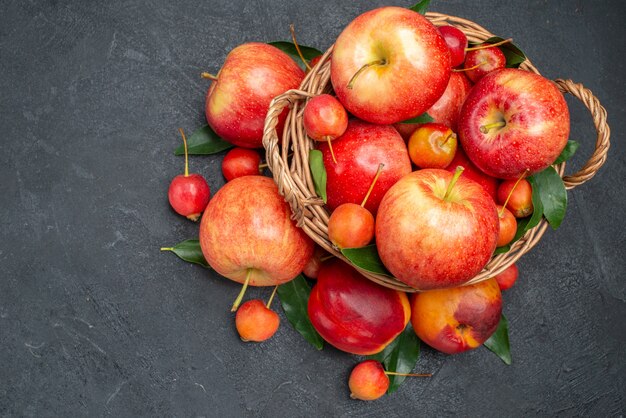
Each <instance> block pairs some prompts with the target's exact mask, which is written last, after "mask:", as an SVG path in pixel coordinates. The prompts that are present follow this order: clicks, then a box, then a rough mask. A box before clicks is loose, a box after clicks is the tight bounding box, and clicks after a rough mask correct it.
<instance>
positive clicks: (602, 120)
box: [263, 12, 610, 292]
mask: <svg viewBox="0 0 626 418" xmlns="http://www.w3.org/2000/svg"><path fill="white" fill-rule="evenodd" d="M426 17H427V18H428V19H429V20H430V21H431V22H432V23H433V24H435V25H436V26H442V25H452V26H456V27H457V28H459V29H460V30H462V31H463V32H464V33H465V34H466V35H467V38H468V40H469V41H470V42H484V41H485V40H487V39H489V38H491V37H492V36H494V35H493V34H492V33H490V32H489V31H487V30H486V29H484V28H483V27H481V26H479V25H477V24H476V23H473V22H471V21H468V20H465V19H461V18H458V17H453V16H448V15H445V14H440V13H431V12H429V13H427V14H426ZM332 49H333V48H332V47H331V48H329V49H328V51H326V53H325V54H324V55H323V57H322V59H321V60H320V61H319V63H318V64H317V65H316V66H315V67H314V68H313V69H312V70H311V71H310V72H309V74H308V75H307V76H306V78H305V79H304V81H303V82H302V84H301V85H300V89H299V90H289V91H287V92H285V93H284V94H282V95H280V96H278V97H276V98H275V99H274V100H273V101H272V103H271V105H270V108H269V112H268V114H267V118H266V120H265V129H264V135H263V145H264V147H265V150H266V156H267V164H268V166H269V168H270V170H271V171H272V174H273V176H274V181H275V182H276V184H277V185H278V189H279V191H280V193H281V194H282V195H283V196H284V197H285V200H286V201H287V202H288V203H289V205H290V206H291V210H292V212H293V218H294V219H295V220H296V221H297V224H298V226H299V227H301V228H303V229H304V231H305V232H306V233H307V235H309V236H310V237H311V238H312V239H313V240H314V241H315V242H316V243H317V244H319V245H320V246H322V247H323V248H324V249H325V250H326V251H328V252H330V253H331V254H333V255H334V256H336V257H338V258H341V259H342V260H344V261H346V262H348V263H349V260H347V259H346V258H345V257H344V256H343V255H342V254H341V253H340V252H339V251H337V249H336V248H334V247H333V246H332V244H331V243H330V241H329V239H328V218H329V214H328V212H327V210H326V209H325V208H324V202H323V201H322V199H321V198H319V197H318V196H317V195H316V193H315V188H314V185H313V180H312V178H311V173H310V170H309V165H308V161H309V151H310V150H311V149H313V148H314V147H315V143H314V141H312V140H311V139H309V138H308V137H307V136H306V134H305V132H304V127H303V123H302V111H303V109H304V106H305V105H306V101H307V100H308V99H309V98H311V97H314V96H317V95H319V94H322V93H329V92H331V90H332V87H331V85H330V56H331V54H332ZM520 68H521V69H523V70H526V71H532V72H534V73H537V74H539V71H537V69H536V68H535V67H534V66H533V64H532V63H531V62H530V61H529V60H528V59H527V60H526V61H524V62H523V63H522V65H521V66H520ZM554 82H555V83H556V84H557V85H558V87H559V89H560V90H561V91H562V92H563V93H570V94H572V95H573V96H574V97H576V98H577V99H579V100H580V101H581V102H583V104H584V105H585V106H586V107H587V109H589V111H590V112H591V115H592V117H593V123H594V125H595V128H596V132H597V139H596V145H595V150H594V152H593V155H592V156H591V158H589V160H588V161H587V163H586V164H585V165H584V166H583V167H582V169H581V170H580V171H578V172H577V173H576V174H574V175H571V176H564V172H565V163H562V164H559V165H556V166H555V169H556V170H557V172H558V173H559V175H560V176H561V177H562V178H563V181H564V183H565V187H566V188H567V189H568V190H569V189H573V188H574V187H576V186H579V185H581V184H583V183H585V182H586V181H587V180H589V179H591V178H592V177H593V176H594V175H595V173H596V172H597V171H598V169H599V168H600V167H601V166H602V165H603V164H604V162H605V160H606V156H607V151H608V149H609V145H610V143H609V136H610V129H609V126H608V125H607V122H606V110H605V109H604V108H603V107H602V106H601V105H600V102H599V101H598V99H597V98H596V97H595V96H594V95H593V94H592V92H591V91H590V90H588V89H586V88H584V87H583V86H582V85H581V84H576V83H574V82H572V81H571V80H561V79H557V80H554ZM287 106H289V107H290V109H291V110H290V111H289V115H288V117H287V120H286V122H285V128H284V131H283V136H282V141H279V139H278V136H277V133H276V125H277V123H278V116H279V115H280V114H281V113H282V112H283V110H284V108H285V107H287ZM292 152H293V154H291V153H292ZM547 226H548V224H547V222H546V221H545V219H542V220H541V222H540V223H539V225H537V226H536V227H535V228H532V229H530V230H529V231H528V232H526V234H525V235H524V236H523V237H522V238H520V239H519V240H518V241H516V242H515V243H514V244H512V246H511V249H510V250H509V251H508V252H507V253H505V254H499V255H496V256H494V257H493V258H492V259H491V260H490V261H489V263H488V264H487V265H486V266H485V268H484V269H483V271H481V272H480V273H479V274H478V275H477V276H476V277H474V278H473V279H472V280H470V281H468V282H467V283H466V284H472V283H477V282H480V281H483V280H486V279H488V278H490V277H493V276H495V275H496V274H498V273H500V272H502V271H503V270H504V269H506V268H507V267H508V266H510V265H511V264H513V263H515V262H516V261H517V260H518V259H519V258H520V257H521V256H522V255H523V254H525V253H526V252H528V251H529V250H530V249H531V248H532V247H534V246H535V245H536V244H537V242H539V239H540V238H541V236H542V235H543V234H544V232H545V231H546V228H547ZM357 269H358V270H359V271H360V272H361V273H362V274H363V275H364V276H366V277H367V278H369V279H370V280H373V281H374V282H376V283H379V284H381V285H383V286H386V287H390V288H393V289H397V290H402V291H406V292H417V291H419V289H414V288H411V287H409V286H407V285H406V284H404V283H402V282H400V281H398V280H397V279H395V278H393V277H389V276H385V275H379V274H374V273H371V272H368V271H365V270H362V269H359V268H358V267H357Z"/></svg>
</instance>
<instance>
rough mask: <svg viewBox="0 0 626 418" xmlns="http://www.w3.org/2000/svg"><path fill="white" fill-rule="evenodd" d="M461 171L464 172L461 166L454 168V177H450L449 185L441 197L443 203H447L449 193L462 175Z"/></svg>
mask: <svg viewBox="0 0 626 418" xmlns="http://www.w3.org/2000/svg"><path fill="white" fill-rule="evenodd" d="M463 170H465V169H464V168H463V167H462V166H458V167H457V168H456V171H455V172H454V177H452V180H450V183H449V184H448V188H447V189H446V194H444V195H443V200H444V201H446V202H448V198H449V197H450V193H452V188H453V187H454V185H455V184H456V182H457V180H458V179H459V177H461V174H463Z"/></svg>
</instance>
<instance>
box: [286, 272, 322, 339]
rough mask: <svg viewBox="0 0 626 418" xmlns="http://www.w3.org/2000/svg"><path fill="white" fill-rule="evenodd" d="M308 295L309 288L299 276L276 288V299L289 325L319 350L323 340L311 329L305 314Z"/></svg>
mask: <svg viewBox="0 0 626 418" xmlns="http://www.w3.org/2000/svg"><path fill="white" fill-rule="evenodd" d="M310 294H311V287H309V284H308V283H307V281H306V279H305V278H304V276H302V275H301V274H300V275H298V277H296V278H295V279H293V280H292V281H290V282H287V283H285V284H281V285H280V286H278V298H279V299H280V304H281V305H282V307H283V310H284V311H285V316H287V319H288V320H289V322H290V323H291V325H293V327H294V328H295V329H296V331H298V332H299V333H300V334H301V335H302V336H303V337H304V339H305V340H307V341H308V342H309V343H310V344H311V345H312V346H313V347H315V348H316V349H318V350H321V349H322V348H323V347H324V340H323V339H322V337H321V336H320V335H319V334H318V333H317V331H315V328H313V324H312V323H311V320H310V319H309V314H308V312H307V305H308V303H309V295H310Z"/></svg>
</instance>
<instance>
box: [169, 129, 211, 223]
mask: <svg viewBox="0 0 626 418" xmlns="http://www.w3.org/2000/svg"><path fill="white" fill-rule="evenodd" d="M179 131H180V134H181V135H182V137H183V143H184V144H185V174H179V175H177V176H176V177H174V179H173V180H172V182H171V183H170V187H169V189H168V191H167V197H168V199H169V201H170V205H171V206H172V208H173V209H174V210H175V211H176V213H178V214H179V215H183V216H186V217H187V218H188V219H191V220H192V221H197V220H198V218H199V217H200V214H201V213H202V212H204V209H205V208H206V206H207V205H208V204H209V198H210V197H211V190H210V189H209V184H208V183H207V182H206V180H205V179H204V177H202V176H201V175H200V174H189V158H188V154H187V138H186V137H185V133H184V132H183V130H182V129H179Z"/></svg>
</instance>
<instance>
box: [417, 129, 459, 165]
mask: <svg viewBox="0 0 626 418" xmlns="http://www.w3.org/2000/svg"><path fill="white" fill-rule="evenodd" d="M408 147H409V157H411V161H413V164H415V165H416V166H418V167H420V168H446V167H447V166H448V165H450V162H452V159H453V158H454V154H455V153H456V134H455V133H454V132H452V129H450V128H448V127H447V126H446V125H442V124H440V123H426V124H424V125H422V126H420V127H419V128H417V130H416V131H415V132H413V134H412V135H411V138H410V139H409V144H408Z"/></svg>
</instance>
